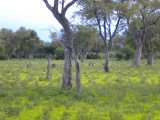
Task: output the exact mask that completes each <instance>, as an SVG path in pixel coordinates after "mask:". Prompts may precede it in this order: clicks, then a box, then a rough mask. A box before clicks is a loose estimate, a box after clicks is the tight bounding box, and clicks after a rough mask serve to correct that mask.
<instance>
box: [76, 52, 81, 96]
mask: <svg viewBox="0 0 160 120" xmlns="http://www.w3.org/2000/svg"><path fill="white" fill-rule="evenodd" d="M75 67H76V92H77V93H78V94H80V93H81V79H80V67H79V60H78V54H77V53H75Z"/></svg>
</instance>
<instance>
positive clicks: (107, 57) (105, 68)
mask: <svg viewBox="0 0 160 120" xmlns="http://www.w3.org/2000/svg"><path fill="white" fill-rule="evenodd" d="M104 70H105V72H109V50H108V48H106V58H105V66H104Z"/></svg>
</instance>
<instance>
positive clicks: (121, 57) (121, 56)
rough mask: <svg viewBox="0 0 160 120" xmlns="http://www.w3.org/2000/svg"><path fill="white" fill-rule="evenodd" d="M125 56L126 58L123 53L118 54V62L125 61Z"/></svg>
mask: <svg viewBox="0 0 160 120" xmlns="http://www.w3.org/2000/svg"><path fill="white" fill-rule="evenodd" d="M124 56H125V54H124V53H122V52H119V53H117V54H116V58H117V60H122V59H124Z"/></svg>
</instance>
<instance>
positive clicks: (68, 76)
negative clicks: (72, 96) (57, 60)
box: [63, 47, 72, 89]
mask: <svg viewBox="0 0 160 120" xmlns="http://www.w3.org/2000/svg"><path fill="white" fill-rule="evenodd" d="M64 54H65V59H64V72H63V89H65V88H66V87H67V86H69V87H72V49H70V48H69V47H65V51H64Z"/></svg>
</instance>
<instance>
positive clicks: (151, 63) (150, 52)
mask: <svg viewBox="0 0 160 120" xmlns="http://www.w3.org/2000/svg"><path fill="white" fill-rule="evenodd" d="M147 61H148V62H147V65H151V66H152V65H153V50H149V51H148V59H147Z"/></svg>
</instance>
